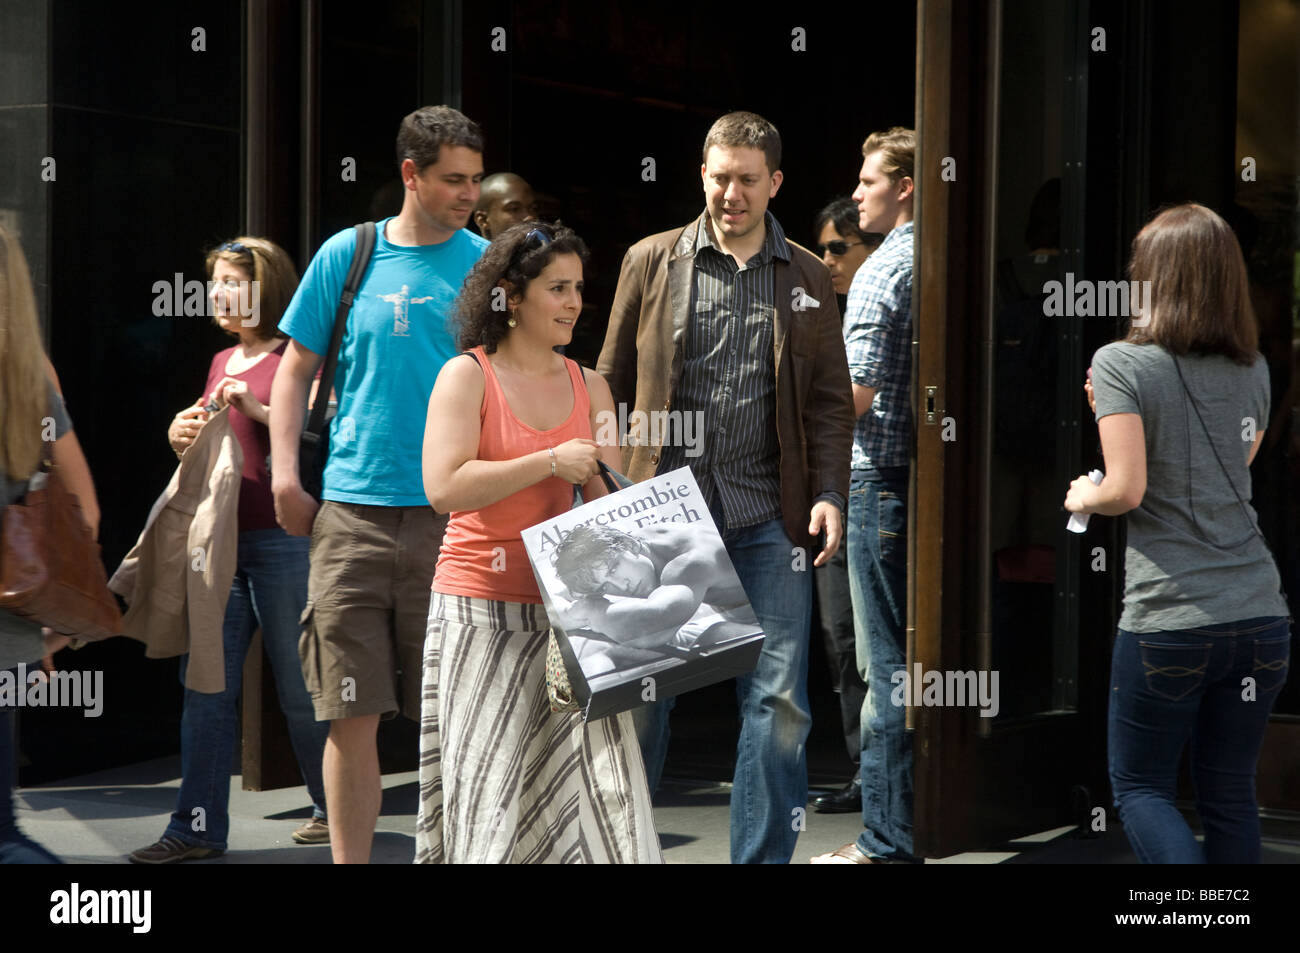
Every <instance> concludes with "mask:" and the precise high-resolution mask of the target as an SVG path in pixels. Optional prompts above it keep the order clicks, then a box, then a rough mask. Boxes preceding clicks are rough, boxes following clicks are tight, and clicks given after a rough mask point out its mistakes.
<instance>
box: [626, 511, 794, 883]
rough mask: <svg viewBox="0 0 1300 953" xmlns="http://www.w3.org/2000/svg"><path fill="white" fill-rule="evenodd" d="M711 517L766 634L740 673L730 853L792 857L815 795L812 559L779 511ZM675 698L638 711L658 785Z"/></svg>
mask: <svg viewBox="0 0 1300 953" xmlns="http://www.w3.org/2000/svg"><path fill="white" fill-rule="evenodd" d="M714 520H715V522H717V524H718V528H719V529H720V530H721V532H722V541H723V543H724V544H726V547H727V555H728V556H729V557H730V558H731V562H732V564H733V565H734V566H735V567H736V574H737V575H738V576H739V577H740V583H741V585H742V586H744V588H745V593H746V594H747V595H748V596H749V602H750V605H752V606H753V607H754V614H755V615H757V616H758V624H759V625H760V626H762V628H763V633H764V635H765V636H766V638H764V640H763V651H762V653H761V654H760V656H759V659H758V665H757V667H756V668H755V669H754V671H753V672H751V673H749V674H748V675H741V676H739V677H738V678H737V679H736V698H737V700H738V701H739V704H740V717H741V728H740V742H739V743H738V744H737V746H736V774H735V778H734V783H733V785H732V789H731V862H732V863H733V864H785V863H789V862H790V858H791V857H792V856H793V855H794V845H795V841H796V840H798V838H799V830H801V829H802V827H803V825H802V823H800V821H801V820H802V816H803V815H802V812H803V811H804V810H805V806H806V804H807V802H808V759H807V750H806V749H805V747H804V743H805V742H806V741H807V739H808V730H809V728H810V727H811V726H812V715H811V714H810V713H809V710H808V637H809V627H810V626H811V625H812V561H813V558H814V557H815V556H816V555H817V554H816V553H805V554H803V560H802V565H801V566H799V568H796V565H797V563H796V560H795V557H794V555H793V553H792V550H793V549H794V544H793V543H791V541H790V537H789V536H787V535H786V532H785V528H784V526H783V525H782V523H781V520H779V519H777V520H770V521H768V522H766V523H760V524H758V525H757V526H746V527H744V528H742V529H736V530H729V529H726V528H724V526H725V524H724V522H723V520H722V519H721V514H720V513H718V512H715V513H714ZM674 702H675V699H672V698H666V699H660V700H659V701H658V702H656V703H654V704H652V705H648V706H646V707H644V708H640V709H637V710H636V711H635V712H634V713H633V720H634V722H635V724H636V729H637V738H638V740H639V741H640V742H641V755H642V758H643V760H644V761H645V766H646V777H647V779H648V780H649V782H650V790H651V792H653V791H654V790H655V788H657V787H658V785H659V777H660V775H661V774H662V773H663V766H664V757H665V756H666V755H667V753H668V713H669V712H670V711H671V710H672V707H673V704H674Z"/></svg>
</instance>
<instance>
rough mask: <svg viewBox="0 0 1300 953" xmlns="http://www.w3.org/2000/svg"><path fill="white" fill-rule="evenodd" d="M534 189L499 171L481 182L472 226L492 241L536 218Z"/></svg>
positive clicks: (510, 174)
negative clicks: (513, 226) (514, 226)
mask: <svg viewBox="0 0 1300 953" xmlns="http://www.w3.org/2000/svg"><path fill="white" fill-rule="evenodd" d="M533 205H534V201H533V188H532V186H530V185H529V184H528V183H527V182H525V181H524V180H523V179H522V178H520V177H519V176H517V175H515V174H514V173H513V172H498V173H496V174H495V175H489V176H488V177H487V178H486V179H484V180H483V185H482V190H481V191H480V192H479V200H478V205H477V206H475V207H474V224H475V225H477V226H478V230H479V232H481V233H482V235H483V237H484V238H486V239H488V240H489V241H491V240H492V239H493V238H494V237H495V236H497V235H500V234H501V233H502V232H504V231H505V230H506V229H507V228H509V227H510V226H511V225H518V224H519V223H520V222H526V221H528V220H529V219H532V218H536V217H537V214H536V211H535V209H534V207H533Z"/></svg>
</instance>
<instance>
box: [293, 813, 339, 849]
mask: <svg viewBox="0 0 1300 953" xmlns="http://www.w3.org/2000/svg"><path fill="white" fill-rule="evenodd" d="M291 836H292V837H293V839H294V840H295V841H297V842H298V843H299V844H328V843H329V842H330V826H329V822H328V821H327V820H325V818H323V817H313V818H312V819H311V820H310V821H308V822H307V823H306V824H304V825H303V826H302V827H300V828H298V829H297V830H296V831H294V832H293V834H292V835H291Z"/></svg>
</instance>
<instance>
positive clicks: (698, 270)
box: [598, 112, 853, 863]
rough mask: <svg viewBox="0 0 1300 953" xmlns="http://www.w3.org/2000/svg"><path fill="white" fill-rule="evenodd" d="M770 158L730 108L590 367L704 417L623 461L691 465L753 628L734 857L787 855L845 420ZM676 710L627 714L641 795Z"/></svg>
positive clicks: (761, 126) (648, 467)
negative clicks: (680, 208)
mask: <svg viewBox="0 0 1300 953" xmlns="http://www.w3.org/2000/svg"><path fill="white" fill-rule="evenodd" d="M780 169H781V137H780V135H779V134H778V133H777V131H776V128H775V127H774V126H773V125H772V124H771V123H770V122H768V121H767V120H766V119H763V118H762V117H761V116H757V115H755V114H754V113H746V112H737V113H729V114H728V115H726V116H723V117H722V118H721V119H719V120H718V121H717V122H716V123H714V124H713V127H712V128H711V129H710V130H709V133H708V136H707V137H706V138H705V140H704V163H703V165H702V166H701V168H700V177H701V180H702V184H703V188H704V198H705V209H704V212H703V214H701V215H700V217H699V218H697V219H696V220H695V221H693V222H691V223H690V224H689V225H687V226H685V227H684V228H675V229H672V230H670V231H667V232H662V233H660V234H658V235H651V236H650V237H649V238H645V239H642V240H641V241H639V242H637V243H636V244H635V245H633V246H632V248H630V249H629V250H628V253H627V256H626V257H625V258H624V259H623V271H622V274H621V276H620V278H619V283H618V290H617V292H616V293H615V296H614V305H613V309H612V312H611V314H610V320H609V330H608V332H607V334H606V338H605V346H604V349H603V351H602V353H601V356H600V361H599V364H598V369H599V371H600V373H601V374H602V375H604V377H605V379H606V380H607V381H608V382H609V386H610V390H611V391H612V392H613V395H614V400H615V401H616V402H619V403H622V404H624V405H630V406H633V407H634V411H633V413H634V414H636V413H645V412H650V411H654V412H662V411H669V408H670V407H671V408H674V409H675V410H679V411H681V416H682V417H683V418H684V417H686V416H689V415H692V414H696V415H700V416H699V417H697V418H694V419H702V420H703V421H704V427H703V435H704V439H703V441H702V452H701V453H700V454H699V455H698V456H689V457H688V456H687V455H686V451H685V447H684V440H683V439H682V436H683V435H682V434H681V433H676V432H674V433H671V434H667V435H662V434H661V435H659V437H658V442H657V445H651V444H650V441H649V440H644V441H642V440H636V438H635V437H634V438H633V439H634V441H635V442H633V445H631V446H627V448H626V449H625V450H624V467H625V472H626V473H627V474H628V475H629V476H631V477H632V478H633V479H634V480H644V479H646V478H648V477H650V476H653V475H654V474H655V473H657V472H658V473H663V472H666V471H669V470H673V469H676V468H678V467H682V466H687V465H689V466H690V467H691V470H692V471H693V473H694V475H695V478H696V480H697V482H698V483H699V485H700V489H701V491H702V492H703V494H704V495H705V497H706V499H708V500H709V501H710V502H709V508H710V511H711V513H712V515H713V518H714V520H715V522H716V523H717V524H718V529H719V531H720V532H721V535H722V539H723V543H724V544H725V545H726V549H727V554H728V556H729V557H730V559H731V562H732V564H733V565H734V566H735V568H736V572H737V575H739V577H740V581H741V585H742V586H743V587H744V589H745V592H746V593H747V594H748V596H749V600H750V604H751V605H752V606H753V609H754V612H755V614H756V615H757V616H758V621H759V625H760V626H761V627H762V629H763V632H764V635H765V637H766V638H765V642H764V645H763V652H762V655H761V657H760V659H759V662H758V666H757V668H755V670H754V671H753V672H752V673H749V674H746V675H742V676H740V677H739V678H738V679H737V694H738V696H739V700H740V712H741V719H742V726H741V733H740V743H739V745H738V747H737V758H736V774H735V783H734V786H733V788H732V795H731V859H732V861H733V862H734V863H788V862H789V860H790V857H791V856H792V855H793V853H794V847H795V842H796V840H797V838H798V836H799V834H798V832H799V830H800V829H801V828H802V824H801V823H799V818H801V817H802V816H803V812H804V810H806V804H807V796H808V772H807V762H806V755H805V749H804V742H805V740H806V739H807V737H808V729H809V727H810V725H811V722H812V718H811V715H810V713H809V708H808V686H807V673H808V641H809V631H808V630H809V625H810V622H811V615H812V573H811V569H812V566H813V565H814V564H815V565H822V564H823V563H825V562H826V561H827V560H828V559H830V557H831V556H832V555H833V554H834V553H835V551H836V549H837V548H838V547H839V544H840V537H841V526H842V512H841V511H842V508H843V507H844V505H845V500H846V493H847V491H848V475H849V448H850V444H851V431H852V428H853V406H852V405H853V398H852V393H851V391H850V389H849V376H848V365H847V362H846V360H845V356H844V342H843V339H842V337H841V331H840V315H839V311H838V309H837V308H836V307H835V301H834V298H833V297H832V296H833V295H834V291H833V290H832V288H831V282H830V276H829V275H828V274H827V272H826V268H825V267H823V265H822V264H821V262H819V261H818V260H817V258H816V257H815V256H814V255H813V254H812V253H810V252H808V251H807V250H805V249H803V248H800V247H799V246H798V245H795V244H794V243H793V242H790V241H788V240H787V239H786V237H785V234H784V232H783V231H782V229H781V226H780V225H779V224H778V223H777V220H776V218H775V217H774V216H773V215H772V213H771V212H769V211H768V209H767V206H768V202H769V201H770V200H771V199H772V198H773V197H774V196H775V195H776V193H777V190H778V189H779V188H780V186H781V181H782V173H781V171H780ZM670 412H671V411H670ZM629 436H632V435H629ZM640 436H641V437H644V435H640ZM651 439H655V438H654V436H653V435H652V437H651ZM823 534H824V539H820V540H819V539H818V537H819V536H823ZM812 556H815V560H814V559H813V558H811V557H812ZM672 703H673V700H672V699H666V700H663V701H660V702H658V703H655V704H652V705H650V706H649V707H648V708H644V709H640V710H638V712H637V715H638V725H637V728H638V734H639V735H640V738H641V750H642V754H643V755H644V758H645V763H646V774H647V777H648V778H649V780H650V786H651V789H652V790H653V788H654V787H655V786H656V784H657V783H658V779H659V775H660V773H661V771H662V769H663V763H664V756H665V754H666V751H667V745H668V712H669V710H670V709H671V708H672Z"/></svg>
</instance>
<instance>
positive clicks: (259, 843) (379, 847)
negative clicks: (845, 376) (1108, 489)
mask: <svg viewBox="0 0 1300 953" xmlns="http://www.w3.org/2000/svg"><path fill="white" fill-rule="evenodd" d="M179 787H180V758H179V756H174V757H170V758H160V759H158V760H155V761H146V762H143V763H140V764H134V765H128V766H126V767H123V768H115V769H113V770H111V771H104V772H100V773H98V774H90V775H85V776H83V777H79V778H72V779H69V780H65V781H61V782H58V783H56V784H50V785H43V786H39V787H30V788H22V789H20V790H19V791H17V792H16V801H17V805H18V821H19V825H20V826H21V827H22V829H23V830H24V832H25V833H26V834H27V835H28V836H29V837H31V838H33V839H34V840H36V841H37V842H39V843H40V844H42V845H43V846H45V847H46V848H48V849H49V850H51V851H53V852H54V853H55V854H57V855H59V857H61V858H62V859H63V860H64V861H66V862H68V863H79V864H121V863H127V860H126V855H127V854H128V853H130V852H131V851H133V850H135V849H137V848H139V847H145V846H147V845H149V844H152V843H153V842H154V841H156V840H157V839H158V838H159V837H160V836H162V833H163V830H164V828H165V827H166V826H167V821H168V817H169V815H170V814H171V811H172V809H173V808H174V807H175V804H176V792H177V790H178V788H179ZM730 793H731V792H730V785H726V784H718V783H715V782H705V781H701V782H689V781H683V780H680V779H671V778H667V779H665V780H664V782H663V785H662V787H661V789H660V792H659V797H658V802H659V803H658V804H657V805H656V806H655V822H656V826H657V827H658V829H659V838H660V842H661V843H662V845H663V848H664V854H665V857H666V859H667V861H668V863H670V864H725V863H727V862H728V845H729V823H728V799H729V797H730ZM816 793H821V792H820V791H815V792H814V794H816ZM416 798H417V782H416V774H415V772H413V771H410V772H404V773H400V774H389V775H385V776H384V801H383V807H382V809H381V811H380V817H379V824H378V827H377V830H376V834H375V842H374V851H373V854H372V858H371V859H372V862H373V863H377V864H409V863H411V860H412V858H413V857H414V854H415V812H416ZM230 816H231V824H230V828H231V830H230V848H229V850H228V851H227V852H226V853H225V854H224V855H223V856H221V857H217V858H213V859H211V860H203V861H187V862H186V863H187V864H328V863H330V852H329V848H328V847H324V846H319V847H306V846H302V845H300V844H295V843H294V842H293V841H292V839H290V836H289V835H290V833H291V832H292V831H293V830H294V829H295V828H297V827H298V826H299V825H301V824H302V823H303V821H304V820H305V819H306V818H308V817H310V816H311V801H310V799H309V798H308V797H307V792H306V789H305V788H302V787H296V788H283V789H281V790H278V791H263V792H254V791H244V790H241V789H240V784H239V779H238V778H235V779H233V781H232V783H231V792H230ZM805 820H806V825H807V826H806V829H805V830H804V832H803V833H802V834H801V835H800V837H799V844H798V847H797V848H796V849H795V856H794V861H793V862H794V863H796V864H804V863H807V862H808V859H809V858H810V857H812V856H813V855H814V854H820V853H824V852H826V851H830V850H834V849H835V848H836V847H839V846H840V845H841V844H844V843H847V842H849V841H851V840H853V839H855V838H856V837H857V835H858V832H859V831H860V830H861V820H860V818H859V816H858V815H857V814H816V813H814V812H813V811H812V810H811V808H810V809H809V811H808V814H807V817H806V819H805ZM1263 859H1264V862H1265V863H1275V864H1276V863H1281V864H1295V863H1300V832H1297V831H1296V829H1295V825H1285V826H1277V825H1269V824H1266V826H1265V831H1264V858H1263ZM1136 862H1137V861H1136V858H1135V857H1134V856H1133V853H1132V851H1131V850H1130V849H1129V846H1128V843H1127V841H1126V840H1125V838H1124V833H1123V830H1122V828H1121V827H1120V825H1119V824H1117V823H1116V824H1112V825H1111V827H1110V830H1108V831H1107V832H1106V834H1105V835H1104V836H1101V837H1095V838H1078V837H1075V836H1073V828H1069V827H1062V828H1058V829H1056V830H1051V831H1045V832H1043V833H1041V834H1036V835H1033V836H1030V837H1025V838H1021V839H1019V840H1016V841H1012V842H1010V843H1008V844H1003V845H997V846H995V847H994V848H992V849H990V850H987V851H981V852H971V853H964V854H957V855H955V856H952V857H945V858H943V859H941V860H930V861H927V863H941V864H945V863H958V864H997V863H1012V864H1018V863H1030V864H1035V863H1069V864H1080V863H1082V864H1132V863H1136Z"/></svg>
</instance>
